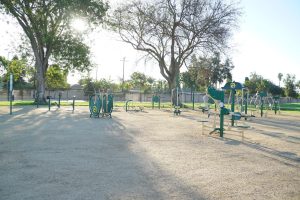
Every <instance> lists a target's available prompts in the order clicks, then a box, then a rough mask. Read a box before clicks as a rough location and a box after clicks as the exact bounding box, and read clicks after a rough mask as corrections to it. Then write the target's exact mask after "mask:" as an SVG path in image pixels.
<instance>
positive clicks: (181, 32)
mask: <svg viewBox="0 0 300 200" xmlns="http://www.w3.org/2000/svg"><path fill="white" fill-rule="evenodd" d="M239 14H240V10H239V8H237V6H236V4H234V3H228V1H223V0H152V1H139V0H135V1H133V2H130V3H127V4H123V5H122V6H120V7H119V8H118V9H116V10H115V12H114V17H113V19H112V20H111V24H112V25H113V27H114V28H115V29H114V30H115V31H117V32H118V33H119V34H120V36H121V38H122V40H123V41H124V42H126V43H129V44H131V45H132V47H133V48H135V49H136V50H139V51H143V52H145V53H147V54H148V55H149V56H150V57H152V58H154V59H155V60H156V61H157V63H158V66H159V69H160V73H161V75H162V76H163V77H164V78H165V79H166V80H167V81H168V84H169V88H174V87H175V86H176V80H177V77H178V75H179V72H180V68H181V67H182V66H183V65H184V63H185V62H186V60H187V59H188V58H189V57H190V55H191V54H192V53H193V52H195V51H196V50H197V51H199V52H213V51H215V50H218V51H223V50H224V49H226V48H227V47H228V45H227V44H228V42H227V41H228V39H229V37H230V35H231V30H232V28H233V27H234V26H235V25H236V23H237V18H238V16H239Z"/></svg>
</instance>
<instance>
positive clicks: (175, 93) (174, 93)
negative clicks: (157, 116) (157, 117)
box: [172, 87, 181, 115]
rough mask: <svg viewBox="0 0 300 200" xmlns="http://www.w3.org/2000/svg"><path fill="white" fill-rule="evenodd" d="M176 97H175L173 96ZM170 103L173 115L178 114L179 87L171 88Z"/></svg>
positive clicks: (179, 111)
mask: <svg viewBox="0 0 300 200" xmlns="http://www.w3.org/2000/svg"><path fill="white" fill-rule="evenodd" d="M174 97H176V98H174ZM172 105H173V106H174V115H180V113H181V110H180V105H181V103H180V101H179V87H176V88H174V89H172Z"/></svg>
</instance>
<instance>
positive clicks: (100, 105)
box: [89, 93, 113, 118]
mask: <svg viewBox="0 0 300 200" xmlns="http://www.w3.org/2000/svg"><path fill="white" fill-rule="evenodd" d="M89 108H90V117H98V118H99V117H100V114H101V115H102V117H104V116H109V117H110V118H111V113H112V110H113V95H112V94H107V93H105V94H93V95H91V96H90V99H89Z"/></svg>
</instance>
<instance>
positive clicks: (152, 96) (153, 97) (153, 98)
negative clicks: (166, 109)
mask: <svg viewBox="0 0 300 200" xmlns="http://www.w3.org/2000/svg"><path fill="white" fill-rule="evenodd" d="M152 109H154V95H153V96H152Z"/></svg>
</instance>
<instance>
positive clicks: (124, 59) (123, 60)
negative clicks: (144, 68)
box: [121, 57, 126, 92]
mask: <svg viewBox="0 0 300 200" xmlns="http://www.w3.org/2000/svg"><path fill="white" fill-rule="evenodd" d="M121 61H122V62H123V79H122V92H123V91H124V72H125V61H126V57H124V58H123V59H122V60H121Z"/></svg>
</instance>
